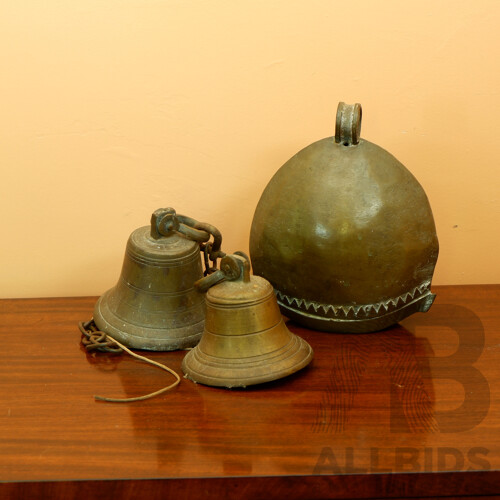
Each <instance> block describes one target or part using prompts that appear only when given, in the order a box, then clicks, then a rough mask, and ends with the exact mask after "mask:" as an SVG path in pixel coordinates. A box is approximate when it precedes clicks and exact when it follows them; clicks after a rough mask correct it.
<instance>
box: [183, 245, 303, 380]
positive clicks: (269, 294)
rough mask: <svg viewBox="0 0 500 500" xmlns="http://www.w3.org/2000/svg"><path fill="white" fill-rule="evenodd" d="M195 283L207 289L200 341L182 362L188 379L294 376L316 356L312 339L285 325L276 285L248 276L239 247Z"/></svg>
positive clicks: (247, 265) (248, 263)
mask: <svg viewBox="0 0 500 500" xmlns="http://www.w3.org/2000/svg"><path fill="white" fill-rule="evenodd" d="M216 283H218V284H216ZM214 284H215V286H212V285H214ZM197 287H198V288H199V289H200V290H201V291H206V290H208V292H207V294H206V306H207V311H206V319H205V330H204V332H203V336H202V338H201V340H200V343H199V344H198V345H197V346H196V347H195V348H194V349H192V350H191V351H190V352H189V353H188V354H187V355H186V356H185V358H184V360H183V362H182V370H183V371H184V373H185V374H186V376H187V377H188V378H189V379H191V380H193V381H195V382H200V383H202V384H206V385H213V386H219V387H246V386H248V385H254V384H260V383H262V382H269V381H271V380H276V379H279V378H282V377H285V376H287V375H290V374H292V373H294V372H296V371H298V370H300V369H301V368H304V367H305V366H306V365H307V364H308V363H309V362H310V361H311V360H312V358H313V351H312V349H311V347H310V346H309V344H308V343H307V342H305V341H304V340H303V339H301V338H300V337H298V336H297V335H294V334H293V333H291V332H290V331H289V330H288V328H287V327H286V326H285V323H284V322H283V318H282V316H281V313H280V311H279V308H278V304H277V302H276V297H275V295H274V291H273V288H272V286H271V285H270V283H269V282H268V281H266V280H265V279H263V278H260V277H259V276H250V262H249V260H248V257H246V256H245V255H244V254H242V253H241V252H237V253H236V254H234V255H228V256H226V257H224V258H223V259H222V261H221V269H219V270H218V271H216V272H215V273H213V274H211V275H210V276H207V277H206V278H203V279H202V280H200V281H199V282H198V283H197ZM210 287H211V288H210Z"/></svg>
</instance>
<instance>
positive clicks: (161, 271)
mask: <svg viewBox="0 0 500 500" xmlns="http://www.w3.org/2000/svg"><path fill="white" fill-rule="evenodd" d="M182 217H183V216H177V215H176V214H175V211H174V210H173V209H160V210H157V211H156V212H155V213H154V214H153V217H152V220H151V226H145V227H141V228H139V229H136V230H135V231H134V232H133V233H132V234H131V235H130V238H129V240H128V242H127V247H126V251H125V258H124V262H123V268H122V272H121V275H120V278H119V280H118V283H117V284H116V286H115V287H114V288H112V289H111V290H108V291H107V292H106V293H104V294H103V295H102V296H101V297H100V298H99V300H98V302H97V304H96V306H95V310H94V321H95V323H96V325H97V326H98V328H99V329H101V330H102V331H105V332H106V333H108V334H110V335H111V336H112V337H114V338H116V339H117V340H118V341H120V342H122V343H123V344H125V345H126V346H128V347H132V348H137V349H149V350H155V351H170V350H175V349H183V348H186V347H193V346H194V345H196V344H197V343H198V341H199V339H200V337H201V334H202V332H203V325H204V316H205V310H204V309H205V305H204V302H205V301H204V296H203V294H201V293H199V292H198V291H197V290H195V288H194V283H195V281H197V280H199V279H200V278H201V277H202V276H203V271H202V264H201V254H200V246H199V242H198V241H193V240H192V239H190V238H191V237H193V238H196V237H197V235H196V234H194V233H192V231H196V230H193V229H192V228H191V229H187V228H186V231H185V232H186V233H188V236H186V235H185V234H181V233H180V232H178V231H179V230H180V227H179V220H178V218H180V219H181V220H182ZM186 219H187V218H186ZM189 220H191V219H189ZM198 233H199V231H198ZM205 234H206V233H205ZM208 237H209V235H207V238H205V239H208Z"/></svg>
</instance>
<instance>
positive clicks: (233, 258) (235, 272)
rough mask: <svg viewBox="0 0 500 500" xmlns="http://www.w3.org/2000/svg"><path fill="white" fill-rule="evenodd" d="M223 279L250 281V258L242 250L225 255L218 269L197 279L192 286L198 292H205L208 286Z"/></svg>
mask: <svg viewBox="0 0 500 500" xmlns="http://www.w3.org/2000/svg"><path fill="white" fill-rule="evenodd" d="M223 281H241V282H243V283H249V282H250V258H249V257H248V256H247V255H246V254H244V253H243V252H235V253H234V254H233V255H226V256H225V257H224V258H223V259H222V260H221V263H220V269H217V270H216V271H215V272H213V273H212V274H210V275H209V276H205V277H204V278H202V279H200V280H198V281H197V282H196V283H195V284H194V286H195V288H196V289H197V290H198V291H199V292H202V293H204V292H206V291H207V290H208V289H209V288H211V287H212V286H214V285H216V284H217V283H221V282H223Z"/></svg>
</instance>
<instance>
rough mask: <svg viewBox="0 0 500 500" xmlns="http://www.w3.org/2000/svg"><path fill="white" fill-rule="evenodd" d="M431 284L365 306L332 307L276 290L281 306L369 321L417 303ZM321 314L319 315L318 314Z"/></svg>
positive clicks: (323, 314)
mask: <svg viewBox="0 0 500 500" xmlns="http://www.w3.org/2000/svg"><path fill="white" fill-rule="evenodd" d="M430 285H431V282H430V280H429V281H424V283H422V284H421V285H418V286H416V287H415V288H414V289H413V290H411V291H410V292H406V293H403V294H402V295H400V296H399V297H395V298H390V299H387V300H385V301H383V302H377V303H376V304H364V305H332V304H322V303H320V302H314V301H312V300H306V299H298V298H296V297H290V296H288V295H286V294H284V293H283V292H280V291H279V290H274V291H275V293H276V297H277V299H278V304H279V305H280V306H284V307H289V308H291V309H295V310H299V311H304V312H307V313H308V314H311V315H317V316H322V317H325V316H326V317H332V318H340V319H361V320H362V319H367V318H375V317H377V316H381V315H383V314H387V313H390V312H393V311H396V310H397V309H400V308H401V307H403V306H406V305H408V304H410V303H411V302H415V301H417V300H419V299H421V298H422V297H424V296H425V295H428V294H429V293H430ZM318 312H319V314H318Z"/></svg>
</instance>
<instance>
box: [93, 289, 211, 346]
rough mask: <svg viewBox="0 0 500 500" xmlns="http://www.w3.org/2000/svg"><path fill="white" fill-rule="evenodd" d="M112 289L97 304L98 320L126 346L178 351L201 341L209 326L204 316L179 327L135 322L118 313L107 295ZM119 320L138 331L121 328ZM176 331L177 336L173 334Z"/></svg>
mask: <svg viewBox="0 0 500 500" xmlns="http://www.w3.org/2000/svg"><path fill="white" fill-rule="evenodd" d="M112 290H113V289H110V290H108V291H107V292H105V293H104V294H103V295H101V297H99V299H98V300H97V302H96V304H95V307H94V322H95V324H96V325H97V327H98V328H99V329H100V330H101V331H104V332H105V333H107V334H109V335H111V336H112V337H114V338H116V340H118V341H119V342H121V343H123V344H124V345H125V346H127V347H131V348H133V349H144V350H148V351H175V350H179V349H185V348H188V347H194V346H195V345H196V344H198V342H199V341H200V339H201V336H202V334H203V329H204V326H205V318H204V317H203V318H202V319H201V320H200V321H197V322H196V323H192V324H190V325H185V326H182V327H179V328H163V329H162V328H150V327H147V326H140V325H134V324H133V323H130V322H127V321H125V320H124V319H122V318H120V317H119V316H117V315H116V314H115V313H114V312H113V310H112V309H111V308H110V307H109V305H108V303H107V298H108V296H109V294H110V292H112ZM117 324H120V326H122V327H123V326H124V325H127V326H128V327H132V328H133V329H134V330H135V332H134V333H131V332H130V331H124V330H121V329H120V328H118V327H117V326H116V325H117ZM173 333H175V334H176V335H177V336H175V337H173V336H172V334H173ZM152 335H154V336H152Z"/></svg>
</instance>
